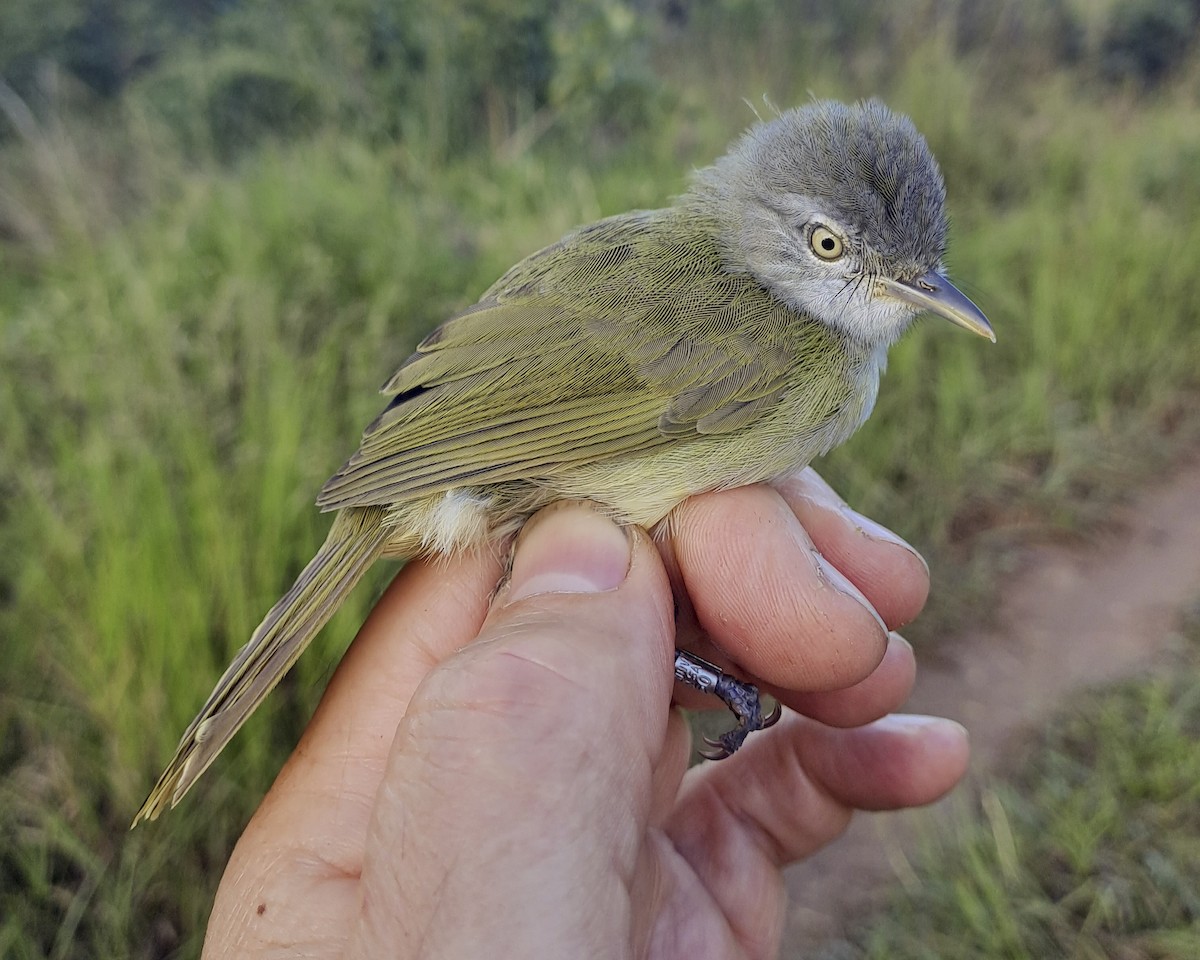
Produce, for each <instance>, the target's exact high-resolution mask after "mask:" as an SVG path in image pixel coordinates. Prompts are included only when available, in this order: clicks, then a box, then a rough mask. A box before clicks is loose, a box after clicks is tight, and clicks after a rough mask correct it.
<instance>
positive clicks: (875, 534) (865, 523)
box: [782, 467, 929, 573]
mask: <svg viewBox="0 0 1200 960" xmlns="http://www.w3.org/2000/svg"><path fill="white" fill-rule="evenodd" d="M782 482H783V484H784V485H785V486H786V487H787V488H788V490H789V492H790V493H791V494H792V496H795V497H800V498H801V499H804V500H807V501H808V502H809V503H811V504H813V505H814V506H816V507H819V508H821V509H824V510H831V511H833V512H834V513H837V514H840V515H841V517H842V518H843V519H844V520H845V521H846V522H847V523H849V524H850V526H852V527H854V528H855V529H856V530H857V531H858V532H859V533H861V534H862V535H863V536H864V537H866V538H867V539H868V540H875V541H876V542H879V543H887V544H891V545H892V546H895V547H903V548H904V549H905V550H907V551H908V552H909V553H911V554H912V555H913V556H914V557H916V558H917V559H918V560H919V561H921V566H923V567H924V568H925V572H926V573H928V572H929V564H928V563H926V562H925V558H924V557H923V556H921V554H920V553H918V552H917V549H916V548H915V547H914V546H913V545H912V544H911V543H909V542H908V541H907V540H905V539H904V538H903V537H900V536H898V535H897V534H895V533H893V532H892V531H891V530H889V529H888V528H887V527H885V526H884V525H883V524H881V523H879V522H877V521H875V520H872V519H871V518H870V517H867V516H864V515H863V514H861V513H859V512H858V511H857V510H854V509H853V508H851V507H850V506H849V505H848V504H847V503H846V501H845V500H843V499H842V498H841V497H839V496H838V494H837V491H836V490H834V489H833V487H831V486H830V485H829V484H828V483H826V482H825V478H824V477H822V476H821V475H820V474H819V473H817V472H816V471H815V470H813V468H812V467H806V468H805V469H804V470H802V471H801V472H800V473H798V474H796V475H795V476H792V477H788V478H787V479H786V480H784V481H782Z"/></svg>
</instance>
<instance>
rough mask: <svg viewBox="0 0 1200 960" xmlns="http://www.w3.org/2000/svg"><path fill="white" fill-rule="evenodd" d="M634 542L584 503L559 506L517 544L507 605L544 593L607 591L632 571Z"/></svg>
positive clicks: (528, 529)
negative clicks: (631, 559)
mask: <svg viewBox="0 0 1200 960" xmlns="http://www.w3.org/2000/svg"><path fill="white" fill-rule="evenodd" d="M629 561H630V552H629V538H628V537H627V536H626V535H625V532H624V531H623V530H622V529H621V528H620V527H619V526H617V524H615V523H613V521H612V520H610V519H609V518H608V517H606V516H604V515H603V514H601V513H598V512H597V511H596V510H595V509H594V508H592V507H590V506H589V505H587V504H584V503H578V502H567V503H558V504H555V505H554V506H552V507H547V508H546V509H545V510H543V511H541V512H540V513H538V514H536V515H535V516H534V517H533V518H532V519H531V520H530V521H529V522H528V523H527V524H525V527H524V529H523V530H522V531H521V534H520V536H518V537H517V542H516V544H515V546H514V554H513V565H512V575H511V577H510V578H509V588H508V596H507V598H506V599H507V602H509V603H511V602H513V601H514V600H522V599H524V598H525V597H532V596H536V595H538V594H543V593H604V592H605V591H608V590H615V589H616V588H617V587H619V586H620V585H621V584H622V583H623V582H624V581H625V576H626V574H627V573H628V572H629Z"/></svg>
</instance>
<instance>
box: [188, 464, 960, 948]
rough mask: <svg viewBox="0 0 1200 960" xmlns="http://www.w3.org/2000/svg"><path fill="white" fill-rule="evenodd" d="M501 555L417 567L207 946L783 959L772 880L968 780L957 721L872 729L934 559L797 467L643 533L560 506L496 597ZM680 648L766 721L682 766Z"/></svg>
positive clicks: (908, 671)
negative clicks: (723, 678)
mask: <svg viewBox="0 0 1200 960" xmlns="http://www.w3.org/2000/svg"><path fill="white" fill-rule="evenodd" d="M660 551H661V556H660ZM664 560H665V562H664ZM501 567H502V563H501V559H500V558H499V557H498V556H493V555H485V554H483V553H480V554H476V555H471V556H464V557H458V558H454V559H449V560H440V561H435V562H416V563H411V564H409V565H408V566H407V567H406V568H405V569H404V570H403V571H402V572H401V573H400V575H399V576H398V577H397V578H396V580H395V582H394V583H393V584H392V585H391V587H390V588H389V589H388V590H387V592H386V593H385V594H384V596H383V597H382V598H381V599H380V601H379V603H378V605H377V606H376V608H375V610H374V611H373V613H372V614H371V616H370V618H369V619H368V620H367V622H366V623H365V624H364V625H363V628H362V630H361V631H360V633H359V635H358V637H357V638H356V640H355V641H354V643H353V644H352V646H351V648H350V650H349V652H348V653H347V655H346V657H345V658H344V659H343V661H342V663H341V665H340V666H339V668H338V670H337V673H336V674H335V676H334V677H333V679H332V681H331V682H330V684H329V687H328V689H327V691H326V693H325V696H324V698H323V700H322V701H321V704H320V707H319V708H318V710H317V712H316V713H315V715H314V716H313V719H312V721H311V723H310V724H309V726H308V729H307V730H306V731H305V733H304V736H303V737H302V739H301V741H300V744H299V745H298V746H297V748H296V751H295V752H294V753H293V755H292V757H291V758H290V760H289V761H288V763H287V764H286V765H285V767H284V769H283V770H282V772H281V773H280V775H279V777H278V779H277V780H276V782H275V785H274V786H273V787H272V789H271V791H270V792H269V794H268V795H267V797H266V798H265V799H264V801H263V803H262V805H261V806H260V808H259V810H258V812H257V813H256V814H255V816H254V817H253V819H252V820H251V822H250V824H249V825H248V826H247V828H246V831H245V833H244V834H243V836H242V838H241V840H240V842H239V843H238V845H237V848H236V849H235V850H234V853H233V856H232V858H231V859H230V862H229V865H228V867H227V869H226V872H225V875H224V877H223V879H222V882H221V885H220V889H219V890H218V893H217V899H216V903H215V905H214V908H213V913H212V917H211V919H210V922H209V928H208V936H207V940H206V942H205V954H204V955H205V956H206V957H209V958H216V957H233V956H237V957H249V958H256V957H280V956H287V957H293V956H304V957H354V958H374V957H385V956H386V957H404V958H416V957H422V958H424V957H439V958H457V957H463V958H475V957H478V956H480V955H481V951H483V952H486V954H487V955H489V956H501V957H525V956H529V957H532V956H538V957H614V958H616V957H649V958H675V957H679V958H685V957H686V958H689V960H703V958H709V957H711V958H721V960H727V958H741V957H745V958H760V957H772V956H775V955H776V954H777V952H778V949H779V942H780V936H781V932H782V929H783V920H784V912H785V906H786V901H785V894H784V887H783V880H782V869H783V867H785V866H786V865H787V864H789V863H792V862H795V861H797V860H800V859H803V858H804V857H806V856H809V855H811V854H812V853H813V852H815V851H816V850H818V849H819V848H820V847H822V846H824V845H825V844H827V843H829V842H830V841H831V840H833V839H834V838H835V837H837V836H838V835H839V834H840V833H841V832H842V830H844V828H845V826H846V824H847V823H848V821H849V819H850V816H851V814H852V812H853V811H854V810H856V809H863V810H881V809H893V808H899V807H907V806H915V805H920V804H924V803H928V802H931V801H932V800H935V799H936V798H937V797H939V796H941V795H942V794H944V793H945V792H946V791H947V790H949V789H950V788H951V787H952V786H953V785H954V784H955V783H956V782H957V781H958V780H959V778H960V777H961V776H962V774H963V772H964V770H965V768H966V762H967V749H968V748H967V739H966V734H965V732H964V731H963V729H962V728H961V727H960V726H959V725H957V724H955V723H952V722H951V721H947V720H939V719H935V718H917V717H904V716H897V715H890V716H889V714H891V712H892V711H893V710H895V709H897V708H898V707H899V706H900V705H901V704H902V703H903V701H904V700H905V699H906V698H907V696H908V693H909V691H910V689H911V686H912V682H913V678H914V673H915V663H914V660H913V655H912V649H911V648H910V647H909V646H908V644H907V643H906V642H905V641H904V640H902V639H901V638H900V637H899V636H898V635H897V634H896V633H894V632H890V631H894V630H895V629H896V628H897V627H899V626H901V625H902V624H904V623H906V622H907V621H909V620H910V619H912V617H913V616H915V615H916V614H917V612H918V611H919V610H920V608H921V606H922V605H923V603H924V601H925V597H926V594H927V592H928V588H929V579H928V571H927V569H926V567H925V565H924V563H923V561H922V560H921V559H920V557H919V556H918V555H917V554H916V552H915V551H914V550H913V549H912V548H911V547H909V546H908V545H907V544H904V543H903V541H900V540H899V539H898V538H896V537H895V535H894V534H890V533H889V532H887V531H885V530H883V529H882V528H880V527H878V525H875V524H873V523H872V522H871V521H869V520H867V519H866V518H863V517H861V516H859V515H857V514H854V513H853V512H851V511H849V509H848V508H846V507H845V505H844V504H842V503H841V501H840V500H839V499H838V498H837V497H836V495H835V494H834V493H833V492H832V491H831V490H830V489H829V487H828V486H826V485H825V484H824V482H823V481H821V480H820V478H819V477H817V475H816V474H815V473H813V472H812V471H811V470H806V471H804V472H803V473H802V474H800V475H798V476H797V477H794V478H791V479H789V480H787V481H784V482H781V483H778V484H776V485H775V486H774V487H765V486H763V487H747V488H741V489H737V490H730V491H725V492H722V493H717V494H708V495H705V496H700V497H695V498H693V499H692V500H690V501H688V502H686V503H685V504H683V505H682V506H681V507H679V508H678V510H677V511H676V515H675V517H674V522H673V524H672V528H671V533H670V536H669V537H668V538H667V539H666V541H664V543H662V544H660V547H659V549H656V548H655V545H654V544H653V543H652V542H651V540H650V539H649V538H648V537H647V536H646V535H645V534H644V533H643V532H641V531H640V530H636V529H631V530H627V531H622V530H620V529H619V528H617V527H616V526H614V525H613V524H612V523H611V522H610V521H608V520H607V519H605V518H603V517H602V516H600V515H598V514H597V513H595V512H594V511H593V510H591V509H590V508H588V507H587V506H585V505H581V504H572V505H564V506H559V507H552V508H549V509H548V510H546V511H543V512H542V513H541V514H539V515H538V516H537V517H535V518H534V519H533V520H532V521H530V523H529V524H528V525H527V526H526V529H525V531H524V532H523V533H522V535H521V536H520V537H519V538H518V541H517V544H516V546H515V551H514V555H513V562H512V572H511V577H510V578H509V579H508V581H507V583H506V584H505V586H504V587H503V588H502V589H501V590H500V591H499V592H498V593H497V594H496V595H495V597H494V598H493V597H492V593H493V589H494V585H495V583H496V581H497V579H498V578H499V576H500V574H501ZM672 583H674V586H675V590H674V594H675V596H676V597H677V598H678V602H676V601H674V600H673V596H672V593H673V591H672ZM677 607H678V609H677ZM677 623H678V624H679V627H678V634H677V628H676V624H677ZM676 643H679V644H682V645H686V646H689V647H691V648H693V649H696V650H698V651H699V652H701V653H702V654H703V655H705V656H712V657H714V658H717V653H718V651H724V652H725V653H728V654H729V655H730V657H732V659H733V660H735V661H736V663H737V664H738V665H739V667H740V668H741V669H742V671H743V672H745V673H746V674H747V675H748V676H750V677H751V678H752V679H755V680H756V682H759V683H760V684H761V685H762V686H763V688H764V689H766V690H769V691H771V692H772V693H773V694H775V695H776V696H777V697H778V698H779V699H780V700H781V702H782V703H783V704H784V705H785V707H786V708H787V709H785V710H784V715H783V719H782V720H781V721H780V723H778V724H777V725H776V726H775V727H772V728H771V729H769V730H766V731H764V732H761V733H757V734H754V735H752V736H751V737H750V739H749V740H748V741H747V744H746V746H744V747H743V748H742V749H741V750H740V751H739V752H738V753H737V754H735V755H734V756H733V757H731V758H729V759H727V760H722V761H720V762H717V763H704V764H701V765H699V766H697V767H693V768H692V769H690V770H689V769H688V758H689V756H690V752H691V742H690V734H689V731H688V727H687V724H686V723H685V721H684V719H683V717H682V715H681V714H680V712H679V711H678V710H672V709H668V705H669V704H670V703H671V702H672V693H673V689H672V680H671V677H672V669H671V661H672V659H673V650H674V647H675V645H676ZM675 692H680V691H675ZM688 696H689V695H688V694H684V693H681V697H683V698H684V699H685V700H686V701H687V702H688V703H694V704H699V702H700V701H698V700H697V701H693V700H690V699H687V698H688Z"/></svg>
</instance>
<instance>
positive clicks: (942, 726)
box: [876, 713, 971, 740]
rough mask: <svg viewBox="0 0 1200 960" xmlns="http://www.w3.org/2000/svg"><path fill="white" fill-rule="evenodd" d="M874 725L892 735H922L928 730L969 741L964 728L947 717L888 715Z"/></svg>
mask: <svg viewBox="0 0 1200 960" xmlns="http://www.w3.org/2000/svg"><path fill="white" fill-rule="evenodd" d="M876 723H877V724H878V725H879V726H881V727H886V728H887V729H888V730H891V731H893V732H894V733H899V734H904V735H907V736H913V735H917V734H921V735H924V733H925V732H926V731H928V730H938V731H941V732H944V733H948V734H950V735H951V736H956V737H961V738H962V739H963V740H970V739H971V735H970V734H969V733H968V732H967V728H966V727H964V726H963V725H962V724H961V723H959V722H958V721H957V720H951V719H950V718H948V717H930V716H927V715H925V714H920V713H890V714H888V715H887V716H886V717H884V718H883V719H881V720H877V721H876Z"/></svg>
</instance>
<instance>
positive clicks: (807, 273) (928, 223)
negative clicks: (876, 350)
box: [689, 100, 991, 346]
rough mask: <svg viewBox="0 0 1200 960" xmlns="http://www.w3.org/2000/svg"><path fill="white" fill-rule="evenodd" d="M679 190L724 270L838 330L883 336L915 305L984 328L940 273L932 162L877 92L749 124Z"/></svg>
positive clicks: (936, 177) (940, 228) (941, 240)
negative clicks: (749, 278)
mask: <svg viewBox="0 0 1200 960" xmlns="http://www.w3.org/2000/svg"><path fill="white" fill-rule="evenodd" d="M689 197H691V198H693V199H694V200H695V201H696V202H698V203H699V204H700V205H701V207H702V208H703V209H704V210H705V211H706V212H708V213H709V214H711V215H713V216H714V217H715V219H716V220H717V222H718V224H719V229H720V230H721V232H722V234H723V236H722V240H723V242H724V245H725V255H726V258H727V261H728V263H729V266H730V268H731V269H734V270H738V271H745V272H746V273H749V274H751V275H753V276H754V277H756V278H757V279H758V280H759V282H761V283H762V284H763V285H764V286H765V287H766V288H767V289H768V290H770V291H771V292H772V293H773V294H774V295H775V296H777V297H779V298H780V299H781V300H783V301H784V302H786V303H788V304H789V305H790V306H792V307H793V308H796V309H798V310H801V311H803V312H804V313H807V314H809V315H811V316H813V317H815V318H816V319H818V320H820V321H822V322H823V323H825V324H827V325H828V326H830V327H832V328H834V329H836V330H838V331H839V332H841V333H842V334H843V335H845V336H847V337H849V338H850V339H853V340H855V341H858V342H860V343H862V344H864V345H866V346H880V345H882V346H886V345H889V344H891V343H892V342H894V341H895V340H896V338H897V337H899V336H900V334H901V333H903V332H904V330H905V329H906V328H907V327H908V325H909V324H910V323H911V322H912V319H913V318H914V317H915V316H916V314H917V313H919V312H920V311H921V310H932V311H934V312H936V313H940V314H942V315H943V316H945V317H947V318H948V319H951V320H954V321H955V322H956V323H959V324H960V325H962V326H966V327H968V328H969V329H972V330H974V331H975V332H976V333H979V334H982V335H984V336H989V337H990V336H991V329H990V327H988V326H987V321H986V320H984V319H983V315H982V314H981V313H980V312H979V310H978V309H977V308H975V307H974V305H973V304H971V303H970V301H969V300H967V299H966V297H964V296H963V295H962V294H961V293H959V292H958V291H957V290H955V288H954V287H953V286H951V285H950V284H949V282H948V281H946V280H945V278H944V277H943V276H941V273H940V271H941V267H942V257H943V255H944V254H945V249H946V210H945V200H946V189H945V185H944V183H943V181H942V174H941V171H940V170H939V169H938V165H937V161H936V160H935V159H934V158H933V154H932V153H931V152H930V151H929V147H928V145H927V144H926V143H925V139H924V137H922V136H921V135H920V134H919V133H918V132H917V129H916V127H914V126H913V124H912V121H910V120H909V119H908V118H907V117H904V116H901V115H900V114H896V113H893V112H892V111H891V110H889V109H888V108H887V107H886V106H884V105H883V104H882V103H880V102H879V101H878V100H870V101H867V102H865V103H857V104H854V105H852V106H847V105H845V104H841V103H834V102H831V101H823V102H819V103H812V104H809V105H808V106H805V107H801V108H799V109H795V110H789V111H787V112H786V113H783V114H781V115H779V116H778V117H776V118H775V119H774V120H771V121H769V122H766V123H760V124H758V125H756V126H754V127H752V128H751V129H750V130H749V131H748V132H747V133H746V134H745V135H743V136H742V138H741V139H740V140H739V141H738V142H737V143H736V144H734V146H733V148H732V149H731V150H730V151H729V153H727V154H726V155H725V156H724V157H722V158H721V159H720V160H718V161H717V162H716V163H715V164H714V165H713V166H711V167H708V168H707V169H704V170H701V171H699V172H698V173H697V175H696V178H695V181H694V183H693V186H692V191H691V193H690V194H689Z"/></svg>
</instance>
